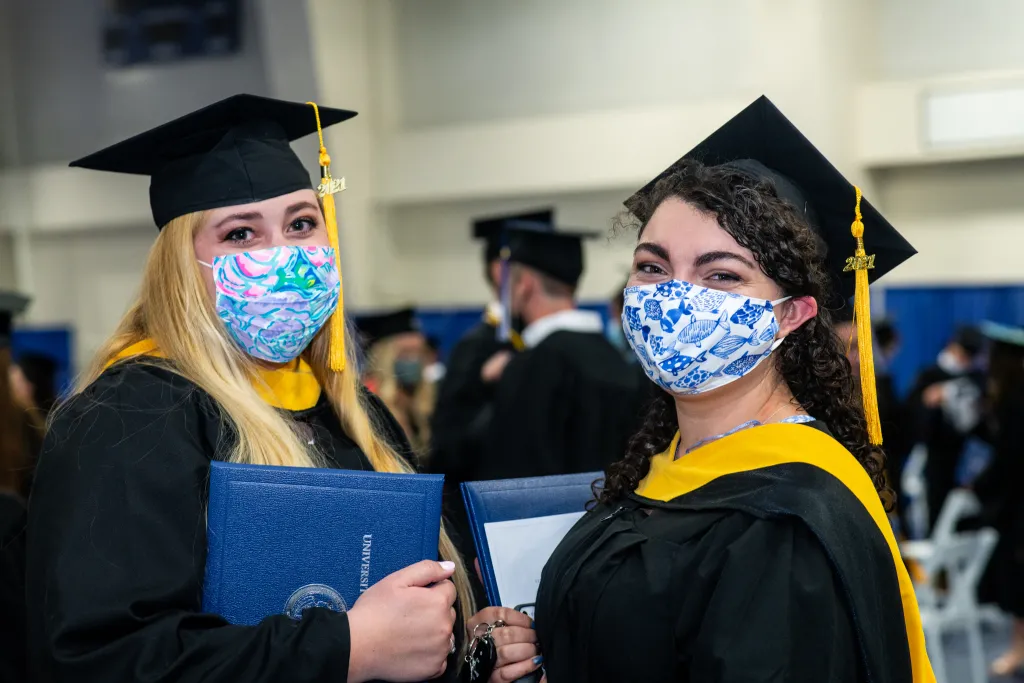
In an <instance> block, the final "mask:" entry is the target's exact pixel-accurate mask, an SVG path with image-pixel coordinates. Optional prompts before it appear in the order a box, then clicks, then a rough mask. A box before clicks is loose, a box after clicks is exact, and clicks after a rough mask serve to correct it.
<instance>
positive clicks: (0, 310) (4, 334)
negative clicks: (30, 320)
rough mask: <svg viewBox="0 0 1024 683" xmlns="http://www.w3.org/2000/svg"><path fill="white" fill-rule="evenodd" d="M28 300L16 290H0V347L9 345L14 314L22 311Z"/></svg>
mask: <svg viewBox="0 0 1024 683" xmlns="http://www.w3.org/2000/svg"><path fill="white" fill-rule="evenodd" d="M30 301H31V299H29V298H28V297H27V296H24V295H22V294H18V293H17V292H0V348H6V347H7V346H9V345H10V343H11V329H12V327H13V325H12V323H13V321H14V316H16V315H19V314H21V313H23V312H24V311H25V309H26V308H27V307H28V304H29V302H30Z"/></svg>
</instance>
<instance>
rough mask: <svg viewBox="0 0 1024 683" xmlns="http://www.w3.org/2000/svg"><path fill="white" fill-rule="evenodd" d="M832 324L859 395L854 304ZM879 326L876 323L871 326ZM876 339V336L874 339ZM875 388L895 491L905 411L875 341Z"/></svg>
mask: <svg viewBox="0 0 1024 683" xmlns="http://www.w3.org/2000/svg"><path fill="white" fill-rule="evenodd" d="M833 320H834V322H833V324H834V326H835V331H836V336H838V337H839V341H840V343H841V344H842V348H843V349H844V350H845V352H846V359H847V360H848V361H849V362H850V369H851V371H852V373H853V378H854V380H855V382H854V391H855V392H856V393H857V395H858V396H859V395H860V383H859V381H860V338H859V335H858V333H857V325H856V324H855V322H854V316H853V307H852V306H850V305H845V306H843V307H841V308H839V309H838V310H836V311H834V312H833ZM874 330H875V331H876V334H877V330H878V325H875V326H874ZM874 341H875V342H878V341H879V340H877V339H874ZM874 359H875V386H876V389H875V392H876V396H877V398H878V417H879V419H880V420H881V423H882V434H883V436H884V437H885V468H886V479H887V481H888V483H889V486H890V487H891V488H892V489H893V491H896V490H897V489H898V488H899V481H900V479H899V475H900V471H901V469H902V463H903V461H904V460H905V459H906V455H907V453H908V452H909V450H910V448H909V446H908V445H907V439H908V437H907V427H906V423H905V419H906V415H905V411H904V406H903V403H902V402H901V401H900V400H899V397H898V396H897V395H896V387H895V385H894V384H893V379H892V375H891V374H890V373H889V364H888V362H887V361H886V356H885V354H884V352H883V351H882V348H881V343H880V342H879V343H876V344H875V353H874Z"/></svg>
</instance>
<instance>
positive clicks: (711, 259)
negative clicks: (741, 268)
mask: <svg viewBox="0 0 1024 683" xmlns="http://www.w3.org/2000/svg"><path fill="white" fill-rule="evenodd" d="M716 261H739V262H740V263H742V264H743V265H745V266H746V267H747V268H755V267H756V266H754V264H753V263H751V262H750V260H749V259H747V258H745V257H743V256H741V255H739V254H737V253H735V252H732V251H709V252H707V253H704V254H701V255H700V256H698V257H697V258H695V259H694V260H693V266H694V268H701V267H703V266H706V265H708V264H711V263H715V262H716Z"/></svg>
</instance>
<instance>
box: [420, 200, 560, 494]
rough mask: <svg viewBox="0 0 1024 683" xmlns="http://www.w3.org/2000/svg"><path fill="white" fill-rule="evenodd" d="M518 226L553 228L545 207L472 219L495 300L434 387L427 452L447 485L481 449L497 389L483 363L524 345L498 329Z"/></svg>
mask: <svg viewBox="0 0 1024 683" xmlns="http://www.w3.org/2000/svg"><path fill="white" fill-rule="evenodd" d="M517 225H530V226H533V227H535V228H536V229H538V230H550V231H553V230H554V212H553V211H551V210H550V209H545V210H538V211H532V212H529V213H520V214H511V215H507V216H498V217H492V218H484V219H480V220H478V221H474V223H473V237H475V238H476V239H481V240H483V241H484V268H485V273H484V274H485V276H486V278H487V284H488V286H489V287H490V289H491V291H492V293H493V294H494V296H495V299H494V300H493V301H491V302H489V303H488V304H487V307H486V309H485V310H484V315H483V318H482V319H481V320H480V322H479V323H478V324H477V325H475V326H474V327H473V328H471V329H470V330H469V332H467V333H466V334H465V335H463V337H462V338H461V339H459V341H458V343H457V344H456V345H455V347H454V348H453V349H452V351H451V353H450V354H449V356H448V365H447V371H446V373H445V378H444V380H443V381H442V382H441V386H440V389H439V390H438V397H437V409H436V410H435V412H434V417H433V420H432V433H433V436H432V440H431V447H432V456H431V457H432V459H433V461H434V463H435V466H434V467H432V469H433V471H435V472H438V473H441V474H444V475H445V478H446V479H445V484H446V485H449V484H451V485H452V486H453V487H454V490H457V489H458V484H459V483H460V482H462V481H465V475H466V468H467V467H470V466H472V463H473V462H474V461H475V460H476V459H477V458H479V457H480V456H481V454H482V452H483V448H484V444H483V442H482V439H483V437H484V431H485V427H486V423H487V420H486V417H487V416H488V413H487V411H486V408H487V406H489V405H490V403H491V401H492V400H493V399H494V389H495V382H488V381H485V380H484V378H483V376H482V370H483V367H484V364H485V363H486V362H487V361H488V360H490V359H491V358H492V357H493V356H494V355H495V354H497V353H499V352H501V351H512V350H514V349H515V348H516V347H517V346H518V347H519V348H522V340H521V339H520V337H519V333H518V331H516V330H512V329H506V330H502V326H503V319H504V318H505V314H504V304H506V303H507V302H503V301H501V298H502V296H501V293H502V290H503V281H504V284H505V287H504V289H506V290H507V285H508V283H507V277H508V274H507V270H508V264H507V257H508V253H507V247H508V239H509V235H510V229H511V228H514V227H515V226H517ZM503 251H505V259H503V258H502V253H503ZM461 506H462V502H461V494H460V495H459V507H461Z"/></svg>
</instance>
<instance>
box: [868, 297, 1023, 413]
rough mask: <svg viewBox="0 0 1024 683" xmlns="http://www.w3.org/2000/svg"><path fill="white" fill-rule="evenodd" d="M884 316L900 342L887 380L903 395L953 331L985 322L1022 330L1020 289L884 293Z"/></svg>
mask: <svg viewBox="0 0 1024 683" xmlns="http://www.w3.org/2000/svg"><path fill="white" fill-rule="evenodd" d="M885 312H886V317H888V318H891V319H892V320H893V321H894V322H895V324H896V329H897V330H898V331H899V334H900V338H901V343H900V350H899V353H898V354H897V355H896V358H895V359H894V360H893V363H892V375H893V379H894V381H895V383H896V388H897V391H899V392H901V394H905V393H906V392H907V391H908V390H909V389H910V386H911V384H912V383H913V381H914V377H915V376H916V375H917V373H918V371H920V370H921V368H923V367H926V366H928V365H930V364H932V363H934V362H935V357H936V356H937V355H938V353H939V351H941V350H942V347H943V346H945V345H946V342H947V341H949V339H950V337H951V336H952V335H953V332H954V331H955V330H956V328H957V327H958V326H960V325H964V324H976V323H979V322H981V321H983V320H991V321H994V322H998V323H1004V324H1007V325H1018V326H1022V327H1024V286H1004V287H892V288H888V289H886V290H885Z"/></svg>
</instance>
